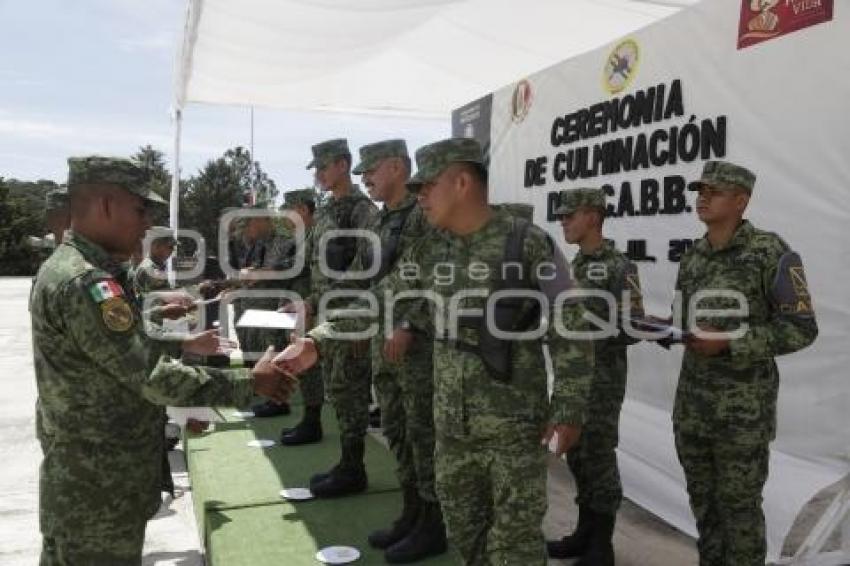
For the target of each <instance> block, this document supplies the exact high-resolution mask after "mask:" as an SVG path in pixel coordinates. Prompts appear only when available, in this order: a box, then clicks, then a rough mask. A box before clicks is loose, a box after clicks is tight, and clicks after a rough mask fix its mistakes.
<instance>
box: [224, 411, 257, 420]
mask: <svg viewBox="0 0 850 566" xmlns="http://www.w3.org/2000/svg"><path fill="white" fill-rule="evenodd" d="M230 416H231V417H236V418H237V419H253V418H254V411H233V412H232V413H230Z"/></svg>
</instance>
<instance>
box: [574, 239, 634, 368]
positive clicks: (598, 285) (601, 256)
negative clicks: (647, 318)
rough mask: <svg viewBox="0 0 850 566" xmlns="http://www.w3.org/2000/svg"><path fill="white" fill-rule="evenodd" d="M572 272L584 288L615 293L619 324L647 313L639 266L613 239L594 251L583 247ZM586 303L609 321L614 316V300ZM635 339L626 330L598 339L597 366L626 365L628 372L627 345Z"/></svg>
mask: <svg viewBox="0 0 850 566" xmlns="http://www.w3.org/2000/svg"><path fill="white" fill-rule="evenodd" d="M572 272H573V277H574V278H575V281H576V283H577V284H578V285H579V287H581V288H582V289H591V290H594V291H604V292H607V293H610V294H611V298H612V300H613V301H614V306H615V312H614V313H613V315H614V316H615V317H617V318H616V319H615V322H616V324H617V326H618V327H622V322H623V317H624V316H626V315H628V316H629V317H641V316H643V298H642V295H641V290H640V278H639V276H638V271H637V267H636V266H635V264H633V263H632V262H631V261H629V259H628V258H627V257H626V256H625V255H624V254H623V253H622V252H620V251H619V250H617V248H616V247H615V246H614V242H613V241H611V240H604V241H603V242H602V245H601V246H600V247H599V248H598V249H597V250H595V251H594V252H591V253H584V252H582V251H580V250H579V252H578V253H577V254H576V256H575V257H574V258H573V261H572ZM584 304H585V307H586V308H587V309H588V311H590V312H592V313H593V314H595V315H596V316H598V317H599V318H601V319H602V320H605V321H609V320H610V319H611V314H612V313H611V312H610V310H611V307H610V303H609V302H607V301H606V300H605V299H602V298H601V297H588V298H586V299H585V301H584ZM626 307H628V308H626ZM635 341H636V340H634V339H632V338H630V337H629V336H628V335H626V334H625V332H622V331H620V333H619V334H618V335H617V336H613V337H611V338H609V339H604V340H596V341H594V343H595V345H596V364H597V368H599V367H601V366H602V365H612V364H614V365H617V366H619V365H622V368H621V369H622V371H623V372H625V349H624V348H625V346H627V345H629V344H633V343H634V342H635ZM615 358H622V359H615ZM621 362H622V364H621ZM611 369H614V368H611ZM597 373H598V372H597Z"/></svg>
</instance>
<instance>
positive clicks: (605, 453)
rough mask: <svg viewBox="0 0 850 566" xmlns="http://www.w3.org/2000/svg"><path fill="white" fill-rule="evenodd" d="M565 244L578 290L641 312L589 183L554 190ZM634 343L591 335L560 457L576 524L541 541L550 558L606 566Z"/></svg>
mask: <svg viewBox="0 0 850 566" xmlns="http://www.w3.org/2000/svg"><path fill="white" fill-rule="evenodd" d="M555 214H556V215H557V216H559V217H560V219H561V224H562V226H563V229H564V239H565V240H566V241H567V243H570V244H578V245H579V252H578V253H577V254H576V256H575V257H574V258H573V261H572V271H573V277H574V278H575V280H576V282H577V283H578V285H579V286H580V287H582V288H583V289H589V290H594V291H605V292H607V293H608V294H609V297H610V299H611V300H612V301H615V304H616V307H617V308H616V313H617V316H618V317H619V320H616V321H613V322H614V323H615V324H616V325H617V326H621V322H622V319H623V318H625V317H631V316H638V317H640V316H643V304H642V300H641V292H640V282H639V279H638V272H637V268H636V266H635V265H634V264H633V263H631V262H630V261H629V260H628V258H626V256H625V255H623V254H622V253H621V252H619V251H618V250H617V248H616V247H614V242H612V241H610V240H605V239H604V238H603V236H602V223H603V221H604V219H605V195H604V194H603V193H602V191H601V190H599V189H595V188H580V189H573V190H569V191H561V194H560V204H559V206H558V207H557V208H556V209H555ZM585 306H586V308H587V309H588V310H589V311H590V312H592V313H593V314H595V315H596V316H598V317H599V318H601V319H602V320H605V321H608V320H609V319H610V316H611V315H610V313H609V303H608V301H606V300H605V299H603V298H601V297H589V298H587V299H586V301H585ZM626 306H628V308H626ZM632 343H634V340H633V339H631V338H629V337H628V336H627V335H626V334H625V333H624V332H622V330H620V333H619V334H618V335H616V336H611V337H609V338H604V339H600V340H596V341H595V342H594V345H595V354H596V367H595V370H594V377H593V385H592V386H591V388H590V402H589V407H588V418H587V421H586V422H585V423H584V429H583V430H582V435H581V439H579V442H578V444H577V445H576V446H574V447H573V448H571V449H570V451H569V452H568V453H567V462H568V464H569V466H570V470H571V471H572V473H573V476H574V477H575V480H576V486H577V491H578V494H577V496H576V503H577V505H578V508H579V518H578V524H577V526H576V529H575V531H574V532H573V534H572V535H570V536H567V537H564V538H563V539H561V540H559V541H552V542H549V543H547V549H548V552H549V556H550V557H552V558H574V557H576V556H582V558H581V559H580V560H579V561H578V562H576V565H577V566H585V565H587V566H606V565H613V564H614V547H613V545H612V536H613V534H614V521H615V518H616V515H617V509H619V507H620V501H621V500H622V498H623V488H622V485H621V484H620V473H619V470H618V469H617V453H616V448H617V441H618V435H619V425H620V409H621V407H622V405H623V397H624V396H625V393H626V373H627V371H628V367H627V360H626V346H628V345H629V344H632Z"/></svg>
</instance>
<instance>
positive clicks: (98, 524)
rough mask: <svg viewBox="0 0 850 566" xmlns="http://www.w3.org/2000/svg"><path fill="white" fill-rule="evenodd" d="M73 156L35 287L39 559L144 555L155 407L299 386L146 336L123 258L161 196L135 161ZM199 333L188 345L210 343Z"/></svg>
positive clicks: (153, 493)
mask: <svg viewBox="0 0 850 566" xmlns="http://www.w3.org/2000/svg"><path fill="white" fill-rule="evenodd" d="M68 163H69V170H70V171H69V183H68V185H69V188H70V194H71V211H72V214H71V216H72V229H71V231H70V232H69V239H68V240H67V241H66V242H64V243H63V244H62V245H60V246H59V248H58V249H57V250H56V252H55V253H54V254H53V255H52V256H51V257H50V258H49V259H48V260H47V262H45V264H44V265H43V266H42V267H41V269H40V270H39V273H38V275H37V278H36V282H35V285H34V287H33V290H32V293H31V296H30V312H31V315H32V333H33V355H34V361H35V374H36V382H37V386H38V402H37V408H36V428H37V436H38V439H39V441H40V443H41V447H42V451H43V452H44V460H43V461H42V463H41V469H40V485H39V518H40V526H41V532H42V535H43V546H42V555H41V564H42V565H43V566H48V565H50V566H52V565H62V566H67V565H74V566H76V565H81V564H85V565H86V566H107V565H109V566H116V565H120V566H124V565H138V564H141V555H142V544H143V542H144V533H145V525H146V523H147V520H148V519H149V518H150V517H151V516H153V514H154V513H155V512H156V510H157V509H158V507H159V505H160V490H159V488H160V484H161V473H162V468H161V459H160V455H161V453H162V450H163V443H164V438H163V434H162V407H161V406H162V405H166V404H169V405H207V404H213V405H219V404H224V403H235V404H239V403H244V402H247V400H248V399H249V398H250V397H251V394H252V393H254V392H258V393H261V394H266V395H270V396H273V397H275V398H278V399H280V400H285V399H286V397H287V395H288V393H289V391H290V390H291V387H292V385H293V384H292V383H291V381H290V380H289V379H287V378H286V377H285V376H284V375H283V374H281V373H279V372H277V371H275V370H274V368H273V367H272V366H271V365H270V364H269V363H268V362H267V361H265V360H264V361H263V363H262V364H260V365H258V367H257V368H256V369H255V370H254V371H253V373H249V372H248V371H247V370H242V369H240V370H217V369H211V368H202V367H189V366H185V365H183V364H181V363H180V362H179V361H177V360H176V359H174V358H173V357H172V356H176V355H178V353H179V350H180V343H167V342H156V343H154V342H151V341H150V340H148V339H147V338H146V337H145V336H144V333H143V330H142V326H141V323H140V320H141V316H140V313H139V309H138V306H139V305H138V302H137V301H136V299H135V297H134V294H133V291H132V289H131V287H130V284H129V281H127V279H126V271H125V268H124V264H123V262H124V261H126V259H127V258H128V257H129V255H130V253H132V251H133V249H134V248H135V247H136V246H137V245H138V243H139V242H140V240H141V238H142V236H143V235H144V231H145V229H146V228H147V227H148V226H149V225H150V221H149V208H148V205H149V204H151V203H156V202H162V200H161V199H160V198H159V197H158V196H157V195H156V194H154V193H152V192H150V191H149V190H148V188H147V186H146V184H145V183H144V173H143V171H142V170H140V169H139V168H138V167H136V166H135V165H134V164H133V163H132V162H131V161H129V160H127V159H118V158H104V157H97V156H92V157H85V158H71V159H69V161H68ZM107 203H108V204H107ZM201 336H202V340H201V341H198V340H195V339H190V340H187V341H184V342H183V343H182V348H183V350H184V351H192V352H195V353H206V352H208V351H212V350H214V349H215V348H213V347H211V345H212V346H215V345H216V344H217V342H216V341H215V339H211V337H209V336H208V335H201ZM202 341H206V344H203V343H201V342H202ZM267 359H268V360H270V359H271V355H270V354H269V356H267Z"/></svg>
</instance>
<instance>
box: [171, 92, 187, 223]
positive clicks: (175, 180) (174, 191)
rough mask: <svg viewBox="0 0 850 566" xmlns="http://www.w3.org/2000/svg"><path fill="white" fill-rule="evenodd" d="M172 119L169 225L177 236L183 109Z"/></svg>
mask: <svg viewBox="0 0 850 566" xmlns="http://www.w3.org/2000/svg"><path fill="white" fill-rule="evenodd" d="M172 120H173V122H174V156H173V159H174V161H173V162H174V172H173V173H172V175H171V195H170V198H169V216H168V225H169V226H170V227H171V228H172V229H173V230H174V231H175V234H174V235H175V236H177V229H178V228H179V220H178V219H179V216H180V137H181V136H182V133H183V111H182V110H181V109H179V108H175V109H174V113H173V114H172Z"/></svg>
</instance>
